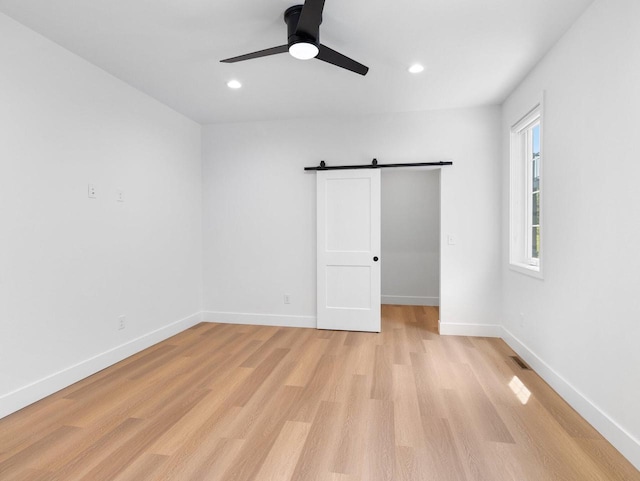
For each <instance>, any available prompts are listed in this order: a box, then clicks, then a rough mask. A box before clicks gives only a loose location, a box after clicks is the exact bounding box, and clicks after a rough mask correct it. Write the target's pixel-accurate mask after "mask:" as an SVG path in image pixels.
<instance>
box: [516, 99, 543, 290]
mask: <svg viewBox="0 0 640 481" xmlns="http://www.w3.org/2000/svg"><path fill="white" fill-rule="evenodd" d="M543 124H544V121H543V102H542V98H540V100H539V101H538V102H537V103H536V104H535V105H534V106H533V108H532V109H530V110H529V111H528V112H527V113H526V114H525V115H524V116H523V117H522V118H521V119H520V120H518V121H517V122H516V123H515V124H513V125H512V126H511V129H510V156H509V170H510V189H509V210H510V222H509V267H510V268H511V269H512V270H515V271H517V272H521V273H523V274H527V275H530V276H532V277H536V278H539V279H542V278H543V275H542V264H543V260H542V259H543V243H544V242H543V227H542V225H543V209H542V200H543V196H542V192H543V162H544V155H543V129H544V126H543ZM536 125H538V126H539V136H540V139H539V141H540V156H539V158H538V173H539V176H538V179H539V180H538V189H537V191H534V190H533V188H534V185H533V149H532V144H533V129H534V128H535V126H536ZM535 192H538V198H539V210H538V222H539V224H537V225H538V227H539V236H540V240H539V245H538V257H537V258H535V257H533V255H532V248H533V242H532V235H533V196H534V193H535Z"/></svg>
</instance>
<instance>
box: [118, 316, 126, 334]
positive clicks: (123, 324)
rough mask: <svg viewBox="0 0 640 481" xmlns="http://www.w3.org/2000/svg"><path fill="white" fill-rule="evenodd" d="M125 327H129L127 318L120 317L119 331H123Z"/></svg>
mask: <svg viewBox="0 0 640 481" xmlns="http://www.w3.org/2000/svg"><path fill="white" fill-rule="evenodd" d="M125 327H127V318H126V316H118V331H122V330H123V329H124V328H125Z"/></svg>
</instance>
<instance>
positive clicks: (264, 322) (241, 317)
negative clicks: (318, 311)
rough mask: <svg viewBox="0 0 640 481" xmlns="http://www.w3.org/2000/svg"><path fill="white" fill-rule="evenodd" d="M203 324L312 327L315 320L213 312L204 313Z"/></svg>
mask: <svg viewBox="0 0 640 481" xmlns="http://www.w3.org/2000/svg"><path fill="white" fill-rule="evenodd" d="M202 320H203V321H204V322H219V323H221V324H249V325H252V326H278V327H312V328H315V327H316V325H317V320H316V318H315V317H314V316H290V315H285V314H248V313H244V312H215V311H204V312H203V313H202Z"/></svg>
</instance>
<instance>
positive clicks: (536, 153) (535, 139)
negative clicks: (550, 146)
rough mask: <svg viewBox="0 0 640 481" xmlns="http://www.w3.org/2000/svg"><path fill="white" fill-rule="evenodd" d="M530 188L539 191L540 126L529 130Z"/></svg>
mask: <svg viewBox="0 0 640 481" xmlns="http://www.w3.org/2000/svg"><path fill="white" fill-rule="evenodd" d="M531 134H532V135H531V143H532V145H531V152H532V153H533V158H532V159H531V167H532V172H531V187H532V190H534V191H536V190H539V189H540V124H537V125H535V126H533V128H532V129H531ZM534 224H535V222H534Z"/></svg>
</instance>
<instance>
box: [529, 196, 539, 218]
mask: <svg viewBox="0 0 640 481" xmlns="http://www.w3.org/2000/svg"><path fill="white" fill-rule="evenodd" d="M531 197H532V198H531V225H540V192H535V193H534V194H533V195H532V196H531Z"/></svg>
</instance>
